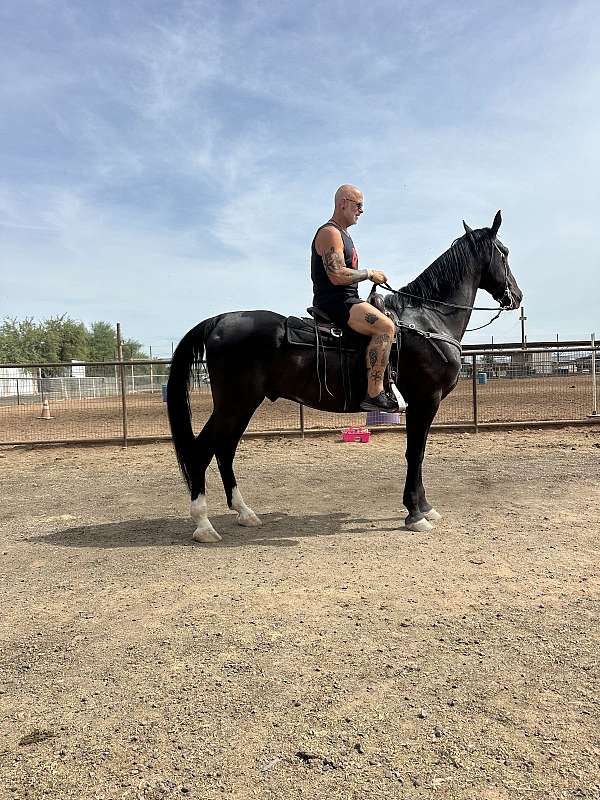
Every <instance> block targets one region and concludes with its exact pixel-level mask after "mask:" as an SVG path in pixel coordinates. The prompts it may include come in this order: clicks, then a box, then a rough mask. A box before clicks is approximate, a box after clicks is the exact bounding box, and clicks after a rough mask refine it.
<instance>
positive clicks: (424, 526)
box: [406, 517, 433, 533]
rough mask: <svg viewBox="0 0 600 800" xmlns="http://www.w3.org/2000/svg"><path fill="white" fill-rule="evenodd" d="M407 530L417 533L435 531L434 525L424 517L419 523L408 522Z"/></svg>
mask: <svg viewBox="0 0 600 800" xmlns="http://www.w3.org/2000/svg"><path fill="white" fill-rule="evenodd" d="M406 529H407V530H409V531H416V532H417V533H427V532H428V531H432V530H433V525H432V524H431V522H428V521H427V520H426V519H425V517H423V519H420V520H418V521H417V522H407V523H406Z"/></svg>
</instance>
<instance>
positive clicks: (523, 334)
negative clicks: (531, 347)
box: [519, 306, 527, 350]
mask: <svg viewBox="0 0 600 800" xmlns="http://www.w3.org/2000/svg"><path fill="white" fill-rule="evenodd" d="M519 319H520V320H521V347H522V348H523V350H525V348H526V347H527V339H526V338H525V321H526V320H527V317H526V316H525V307H524V306H521V316H520V317H519Z"/></svg>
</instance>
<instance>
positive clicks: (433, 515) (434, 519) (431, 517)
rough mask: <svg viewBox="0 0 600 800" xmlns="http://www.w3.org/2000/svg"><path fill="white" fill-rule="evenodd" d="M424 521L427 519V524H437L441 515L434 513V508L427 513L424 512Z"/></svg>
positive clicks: (437, 512)
mask: <svg viewBox="0 0 600 800" xmlns="http://www.w3.org/2000/svg"><path fill="white" fill-rule="evenodd" d="M423 513H424V514H425V519H428V520H429V522H439V521H440V520H441V518H442V515H441V514H440V512H439V511H436V510H435V508H430V509H429V511H424V512H423Z"/></svg>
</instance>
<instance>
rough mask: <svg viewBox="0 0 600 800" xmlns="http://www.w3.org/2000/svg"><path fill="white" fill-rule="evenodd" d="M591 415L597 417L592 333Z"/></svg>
mask: <svg viewBox="0 0 600 800" xmlns="http://www.w3.org/2000/svg"><path fill="white" fill-rule="evenodd" d="M591 340H592V413H591V414H590V417H598V416H600V414H598V406H597V403H596V399H597V398H596V334H595V333H592V336H591Z"/></svg>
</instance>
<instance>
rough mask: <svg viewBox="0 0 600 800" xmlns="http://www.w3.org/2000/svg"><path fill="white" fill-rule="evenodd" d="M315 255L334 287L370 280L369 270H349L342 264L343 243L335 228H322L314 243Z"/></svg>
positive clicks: (370, 271)
mask: <svg viewBox="0 0 600 800" xmlns="http://www.w3.org/2000/svg"><path fill="white" fill-rule="evenodd" d="M315 248H316V250H317V253H318V254H319V255H320V256H321V258H322V259H323V266H324V267H325V272H326V273H327V277H328V278H329V280H330V281H331V282H332V283H333V284H334V285H335V286H349V285H350V284H352V283H358V282H359V281H366V280H370V279H371V273H372V270H370V269H349V268H348V267H347V266H346V264H345V262H344V243H343V242H342V237H341V235H340V233H339V231H337V230H336V229H335V228H322V229H321V230H320V231H319V233H318V235H317V240H316V242H315Z"/></svg>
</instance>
